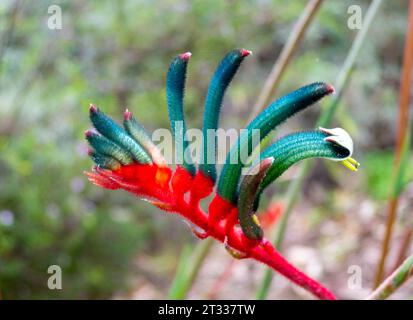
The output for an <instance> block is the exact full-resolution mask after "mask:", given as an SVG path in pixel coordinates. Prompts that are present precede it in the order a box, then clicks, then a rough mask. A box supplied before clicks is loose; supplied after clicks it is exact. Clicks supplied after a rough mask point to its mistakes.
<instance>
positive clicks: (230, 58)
mask: <svg viewBox="0 0 413 320" xmlns="http://www.w3.org/2000/svg"><path fill="white" fill-rule="evenodd" d="M250 54H251V51H249V50H245V49H235V50H232V51H230V52H229V53H227V54H226V55H225V57H224V58H223V59H222V60H221V62H220V64H219V65H218V68H217V69H216V71H215V74H214V76H213V77H212V79H211V82H210V83H209V88H208V93H207V96H206V100H205V111H204V124H203V129H202V133H203V145H202V147H203V150H202V153H201V157H202V158H201V161H200V165H199V170H200V171H201V172H202V173H203V174H204V175H205V176H207V177H209V178H211V180H212V181H214V182H215V180H216V175H217V173H216V168H215V163H216V149H217V148H216V129H217V128H218V123H219V115H220V112H221V106H222V100H223V98H224V94H225V91H226V89H227V88H228V86H229V84H230V82H231V80H232V79H233V77H234V75H235V73H236V72H237V70H238V68H239V66H240V65H241V63H242V61H243V60H244V58H245V57H247V56H248V55H250ZM211 139H213V141H211Z"/></svg>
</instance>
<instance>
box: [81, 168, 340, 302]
mask: <svg viewBox="0 0 413 320" xmlns="http://www.w3.org/2000/svg"><path fill="white" fill-rule="evenodd" d="M88 176H89V179H90V180H91V182H93V183H95V184H97V185H99V186H101V187H105V188H108V189H117V188H122V189H125V190H127V191H129V192H132V193H134V194H136V195H138V196H144V197H145V196H147V197H149V198H155V199H157V201H159V202H157V201H154V202H153V203H154V205H156V206H157V207H159V208H161V209H164V210H166V211H168V212H176V213H178V214H179V215H181V216H182V217H184V218H186V219H187V220H188V221H190V222H191V223H193V224H194V225H195V226H196V227H198V228H200V229H202V230H203V231H204V232H205V233H204V235H205V236H211V237H213V238H215V239H216V240H218V241H220V242H222V243H224V244H226V246H227V247H229V248H230V249H231V250H234V251H235V252H237V253H239V254H240V256H242V257H249V258H253V259H255V260H257V261H260V262H262V263H264V264H266V265H267V266H269V267H270V268H272V269H274V270H275V271H277V272H279V273H281V274H282V275H283V276H285V277H286V278H288V279H289V280H291V281H292V282H294V283H295V284H297V285H299V286H301V287H303V288H305V289H307V290H308V291H310V292H311V293H313V294H314V295H315V296H317V297H318V298H320V299H325V300H334V299H335V297H334V295H333V294H332V293H331V292H330V291H328V290H327V289H326V288H324V287H323V286H322V285H321V284H319V283H318V282H317V281H315V280H313V279H311V278H310V277H308V276H307V275H306V274H304V273H303V272H301V271H299V270H298V269H297V268H295V267H294V266H293V265H291V264H290V263H289V262H288V261H287V260H286V259H285V258H284V257H283V256H281V254H280V253H279V252H278V251H277V250H276V249H275V248H274V247H273V245H272V244H271V243H270V242H269V241H268V240H267V239H265V238H264V239H262V240H260V241H255V240H250V239H248V238H247V237H246V236H245V235H244V233H243V232H242V230H241V228H240V227H239V226H238V225H237V222H238V219H237V208H236V207H234V206H233V205H232V204H231V203H230V202H228V201H226V200H224V199H222V198H221V197H219V196H218V195H215V197H214V199H213V200H212V201H211V203H210V205H209V210H208V215H207V214H206V213H205V212H204V211H203V210H202V209H201V208H200V206H199V201H200V199H202V198H204V197H206V196H208V195H209V194H210V193H211V192H212V188H213V183H212V181H210V180H209V179H208V178H207V177H205V176H204V175H203V174H202V173H198V174H197V175H195V177H194V178H192V176H191V175H190V174H189V173H188V172H186V171H185V170H184V169H183V168H182V167H178V168H177V170H176V171H175V172H174V173H173V175H172V177H171V171H170V169H169V168H164V167H157V166H156V165H139V164H133V165H129V166H123V167H122V168H121V169H120V170H117V171H108V170H101V169H96V172H95V173H89V174H88ZM188 191H189V192H190V194H189V195H190V197H189V199H188V200H186V199H185V193H186V192H188ZM197 232H198V231H197Z"/></svg>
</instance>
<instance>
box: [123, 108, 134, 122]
mask: <svg viewBox="0 0 413 320" xmlns="http://www.w3.org/2000/svg"><path fill="white" fill-rule="evenodd" d="M123 118H124V119H125V120H130V118H132V112H130V111H129V110H128V109H126V110H125V113H124V114H123Z"/></svg>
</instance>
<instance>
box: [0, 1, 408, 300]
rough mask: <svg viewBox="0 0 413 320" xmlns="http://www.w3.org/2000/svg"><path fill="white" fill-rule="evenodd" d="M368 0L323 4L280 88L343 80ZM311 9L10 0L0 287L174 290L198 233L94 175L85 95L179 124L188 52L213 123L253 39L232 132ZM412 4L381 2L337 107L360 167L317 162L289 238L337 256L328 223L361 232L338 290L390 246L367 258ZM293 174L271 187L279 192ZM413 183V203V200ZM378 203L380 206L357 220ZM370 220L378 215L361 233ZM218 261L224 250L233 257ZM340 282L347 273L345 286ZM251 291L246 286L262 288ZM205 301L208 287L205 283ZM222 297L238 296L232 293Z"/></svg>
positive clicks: (195, 99)
mask: <svg viewBox="0 0 413 320" xmlns="http://www.w3.org/2000/svg"><path fill="white" fill-rule="evenodd" d="M369 3H370V1H361V0H358V1H338V0H335V1H325V2H324V3H323V5H322V7H321V9H320V11H319V12H318V14H317V16H316V18H315V20H314V22H313V23H312V25H311V27H310V28H309V30H308V31H307V34H306V36H305V38H304V40H303V42H302V44H301V45H300V49H299V50H298V52H297V54H296V55H295V56H294V60H293V61H292V63H291V65H290V66H289V67H288V70H287V72H286V74H285V76H284V78H283V80H282V82H281V85H280V87H279V88H278V90H277V95H280V94H283V93H286V92H288V91H290V90H293V89H295V88H298V87H300V86H302V85H305V84H307V83H309V82H313V81H326V82H331V83H334V81H335V78H336V76H337V74H338V72H339V70H340V67H341V66H342V63H343V61H344V59H345V57H346V54H347V52H348V50H349V48H350V46H351V43H352V41H353V39H354V37H355V35H356V33H357V31H358V30H350V29H349V28H348V27H347V19H348V17H349V14H348V13H347V8H348V6H349V5H352V4H358V5H360V6H361V8H362V9H363V13H364V12H365V10H366V8H367V6H368V4H369ZM53 4H57V5H59V6H60V7H61V9H62V14H63V20H62V29H61V30H50V29H49V28H48V26H47V21H48V18H49V17H50V14H48V7H49V6H50V5H53ZM305 4H306V1H281V0H277V1H276V0H274V1H270V0H258V1H219V0H208V1H189V0H188V1H172V0H171V1H156V2H155V1H132V0H121V1H83V0H73V1H47V0H41V1H12V0H6V1H5V0H3V1H1V2H0V37H1V38H0V292H1V296H2V297H3V298H8V299H21V298H112V297H144V298H145V297H146V298H153V297H158V298H159V297H164V296H165V294H166V292H167V291H168V288H169V286H170V284H171V281H172V278H173V274H174V271H175V269H176V265H177V257H178V256H179V253H180V251H181V249H182V246H183V245H184V244H185V243H188V242H196V240H194V238H193V236H192V235H191V234H190V232H189V229H188V228H187V227H186V226H185V225H184V224H183V223H182V221H181V219H179V218H177V217H173V216H171V217H169V216H167V215H166V214H164V213H161V212H160V211H159V210H158V209H154V208H153V207H151V206H150V205H149V204H147V203H145V202H143V201H140V200H138V199H136V198H134V197H133V196H131V195H129V194H127V193H126V192H122V191H108V190H102V189H99V188H97V187H95V186H93V185H91V184H90V183H88V181H87V179H85V176H84V175H83V171H84V170H89V169H90V168H91V165H92V162H91V161H90V160H89V159H88V158H87V156H86V144H85V142H84V138H83V133H84V131H85V130H86V129H88V128H89V126H90V124H89V121H88V105H89V103H91V102H93V103H95V104H96V105H98V106H99V107H100V108H101V109H102V110H103V111H104V112H106V113H108V114H109V115H111V116H113V117H114V118H115V119H118V120H120V119H121V117H122V114H123V111H124V109H125V108H129V109H130V110H132V111H133V112H134V114H136V115H137V116H138V117H139V119H140V120H141V121H142V122H143V123H144V124H145V126H146V127H147V128H148V129H150V130H153V129H156V128H169V125H168V122H167V112H166V106H165V86H164V83H165V74H166V71H167V67H168V64H169V61H170V60H171V58H172V57H174V56H175V55H176V54H177V53H181V52H185V51H191V52H192V54H193V57H192V59H191V62H190V66H189V71H188V82H187V91H186V93H187V95H186V113H187V116H188V120H189V123H190V125H191V126H193V127H200V124H201V121H202V112H203V102H204V95H205V93H206V89H207V86H208V82H209V78H210V77H211V75H212V73H213V71H214V69H215V67H216V65H217V63H218V61H219V60H220V59H221V57H222V56H223V55H224V54H225V53H226V52H227V51H229V50H231V49H233V48H236V47H244V48H247V49H250V50H252V51H253V53H254V54H253V56H252V57H249V58H248V59H247V61H246V62H245V63H244V64H243V66H242V68H241V69H240V72H239V73H238V75H237V77H236V79H235V80H234V82H233V83H232V85H231V88H230V90H229V91H228V94H227V97H226V100H225V104H224V108H223V115H222V119H223V120H222V125H223V127H224V128H241V127H243V126H244V125H245V119H246V117H247V116H248V113H249V110H250V109H251V107H252V105H253V104H254V102H255V100H256V98H257V96H258V93H259V92H260V89H261V88H262V86H263V84H264V81H265V79H266V77H267V75H268V74H269V71H270V70H271V67H272V64H273V63H274V61H275V60H276V58H277V57H278V55H279V53H280V50H281V48H282V46H283V45H284V43H285V41H286V39H287V37H288V35H289V33H290V31H291V29H292V26H293V24H294V22H295V21H296V20H297V18H298V17H299V15H300V13H301V12H302V10H303V8H304V6H305ZM406 15H407V1H403V0H396V1H384V4H383V6H382V7H381V8H380V11H379V13H378V15H377V16H376V18H375V21H374V23H373V25H372V27H371V30H370V32H369V36H368V37H367V42H366V43H364V45H363V48H362V51H361V53H360V55H359V56H358V58H357V63H356V68H355V70H354V73H353V75H352V78H351V81H350V83H349V86H348V89H347V90H346V91H345V94H344V97H343V99H342V100H341V103H340V104H341V105H340V109H339V113H338V115H337V119H339V121H335V125H337V124H340V125H341V126H343V127H344V128H346V129H347V130H348V131H349V132H350V133H351V134H352V136H353V138H354V142H355V157H356V158H357V160H359V161H360V162H361V163H362V170H361V171H360V173H358V174H349V172H348V171H346V170H345V169H344V168H342V167H341V166H337V165H335V164H330V163H329V164H326V163H325V162H323V161H316V163H317V166H315V167H314V169H313V170H312V174H311V176H310V177H309V178H308V179H307V182H306V184H305V187H304V197H303V198H302V200H301V202H300V203H301V205H300V206H299V207H298V208H297V211H298V213H297V219H294V220H297V221H295V222H294V223H295V224H294V226H295V227H293V228H292V230H291V235H290V237H289V238H288V241H289V242H287V243H286V248H287V250H288V248H289V246H288V244H289V243H295V244H297V243H303V241H304V240H303V238H302V237H300V236H299V234H300V232H301V233H303V234H307V235H308V234H310V235H311V236H310V238H309V239H307V238H305V239H306V240H305V241H306V243H305V244H306V245H308V247H311V248H319V249H320V250H321V252H322V253H321V254H322V255H325V256H328V255H329V252H330V251H328V250H327V252H325V250H324V251H323V248H324V247H323V246H325V243H326V242H328V239H330V240H331V239H336V240H337V233H334V232H333V234H332V235H330V234H329V233H328V230H330V229H331V228H330V229H328V226H329V224H328V223H330V224H331V223H332V222H331V221H333V222H334V223H337V224H338V225H341V226H342V227H343V228H344V230H347V228H350V229H351V231H350V235H352V236H353V238H354V237H356V238H355V239H353V238H352V239H353V240H354V241H356V243H357V244H355V245H354V246H353V247H351V248H350V249H351V250H350V249H349V251H348V252H347V251H346V252H344V253H343V255H342V256H340V258H339V259H338V260H335V261H334V262H332V263H330V262H328V261H327V262H326V261H324V260H323V261H324V262H325V263H323V265H324V264H326V265H327V266H328V267H327V270H325V275H323V279H325V282H326V283H327V285H329V286H330V287H333V289H334V288H335V287H336V286H337V287H342V286H344V284H345V281H346V280H345V279H346V271H345V270H346V266H347V264H346V263H345V262H346V261H347V262H348V261H353V262H354V261H356V262H357V263H360V264H362V265H364V263H365V265H366V266H367V268H369V263H371V264H372V265H374V263H375V261H373V260H374V259H376V256H377V253H375V252H373V253H371V254H372V256H371V255H370V256H367V257H366V258H363V259H359V258H358V255H359V254H360V255H364V254H365V252H364V251H363V252H364V253H363V252H362V253H360V251H362V250H361V249H362V247H364V248H367V247H368V248H370V247H372V248H375V247H377V248H378V247H379V239H380V237H378V235H377V232H376V230H377V228H379V227H380V224H381V223H382V222H383V213H384V212H383V206H384V205H385V203H386V201H385V200H386V198H387V196H388V192H389V182H390V178H391V175H392V169H391V164H392V161H393V156H392V153H393V147H394V140H395V134H396V133H395V132H396V125H395V123H396V118H397V105H398V87H399V78H400V66H401V61H402V56H403V45H404V36H405V30H406V20H407V18H406ZM319 112H320V108H313V109H312V110H309V111H306V114H305V115H304V116H302V115H301V116H299V117H297V118H296V119H294V120H292V121H290V122H289V123H288V124H287V125H284V126H283V127H282V128H281V129H280V133H279V135H281V134H285V133H287V132H291V131H294V130H297V129H300V128H311V127H313V126H314V123H315V119H316V117H317V116H318V114H319ZM293 173H294V169H293V170H292V173H290V174H287V175H286V177H284V178H283V179H281V181H280V182H279V183H278V184H277V187H276V188H275V189H273V190H272V191H273V192H274V191H275V192H276V194H277V196H278V197H279V199H280V200H282V198H283V194H284V191H285V186H286V185H287V182H288V181H289V180H290V179H291V178H292V175H293ZM409 177H411V172H409V175H408V176H407V177H406V179H408V178H409ZM410 189H411V188H410ZM408 190H409V189H408ZM409 192H410V194H408V195H406V199H407V200H406V203H407V204H406V206H408V205H411V198H410V197H412V195H411V193H412V191H411V190H410V191H409ZM320 194H321V195H322V196H320ZM269 195H271V193H269V194H268V197H267V198H268V199H269ZM409 199H410V200H409ZM409 201H410V202H409ZM267 203H268V200H267ZM366 205H367V206H368V208H370V209H369V210H370V211H368V212H372V213H371V214H370V215H369V216H368V217H367V218H360V217H359V216H358V214H359V213H360V212H364V211H362V210H365V206H366ZM303 208H304V209H303ZM410 208H411V207H410ZM300 211H302V213H303V214H300ZM349 219H351V220H349ZM363 219H364V220H363ZM365 219H367V220H365ZM303 221H304V222H303ZM357 221H359V223H357ZM363 223H365V224H366V225H367V226H373V225H372V224H375V225H374V227H372V228H371V231H364V232H360V234H361V235H357V236H354V234H353V233H356V234H357V232H359V231H360V228H361V229H363V227H362V226H361V227H360V225H362V224H363ZM407 223H411V221H410V222H409V220H408V222H407ZM326 224H327V227H326V228H327V231H325V229H323V226H325V225H326ZM354 224H356V225H357V224H358V226H357V227H354ZM376 226H377V228H376ZM323 230H324V231H323ZM320 234H321V235H320ZM342 236H343V234H341V235H339V236H338V237H339V238H340V239H341V241H344V240H343V238H342ZM326 237H327V238H326ZM343 237H344V236H343ZM358 237H360V238H358ZM332 241H333V240H332ZM363 241H365V242H363ZM337 247H338V248H341V245H340V243H339V244H338V245H337ZM337 250H339V249H337ZM219 252H220V253H221V251H219ZM343 257H344V258H343ZM372 257H373V258H372ZM209 259H212V260H213V259H214V256H213V255H211V257H209ZM217 259H227V258H226V256H225V255H224V254H222V256H221V255H220V256H219V257H218V258H217ZM228 259H229V258H228ZM340 259H341V260H340ZM376 260H377V259H376ZM225 261H227V260H225ZM363 261H364V262H363ZM329 263H330V264H329ZM53 264H57V265H60V266H61V267H62V270H63V290H59V291H52V290H49V289H48V288H47V285H46V284H47V279H48V277H49V275H48V274H47V268H48V267H49V266H50V265H53ZM211 268H212V266H211ZM259 270H260V269H259ZM366 270H370V269H366ZM370 271H372V270H370ZM366 276H367V273H366ZM200 277H201V278H202V277H203V278H202V279H204V280H202V279H201V280H200V281H201V283H209V282H211V281H212V280H211V279H214V277H216V274H213V275H211V274H209V273H208V272H203V273H202V274H201V276H200ZM335 277H341V279H343V280H340V281H338V282H337V283H335V280H334V279H335ZM208 279H210V280H208ZM329 279H330V280H331V281H330V280H329ZM202 281H203V282H202ZM208 281H209V282H208ZM241 287H242V286H241ZM367 287H368V286H367ZM242 288H243V291H245V297H249V295H248V292H251V289H250V287H249V285H246V286H245V287H242ZM137 290H138V291H139V290H140V291H139V294H138V295H132V293H131V292H135V291H137ZM240 290H241V289H240ZM333 291H334V290H333ZM343 295H345V293H343ZM250 296H251V295H250ZM193 297H203V295H202V292H200V293H199V292H198V291H195V292H194V293H193ZM222 297H229V298H231V296H230V295H229V294H228V295H227V294H226V293H225V292H224V293H223V295H222ZM232 297H234V296H233V295H232Z"/></svg>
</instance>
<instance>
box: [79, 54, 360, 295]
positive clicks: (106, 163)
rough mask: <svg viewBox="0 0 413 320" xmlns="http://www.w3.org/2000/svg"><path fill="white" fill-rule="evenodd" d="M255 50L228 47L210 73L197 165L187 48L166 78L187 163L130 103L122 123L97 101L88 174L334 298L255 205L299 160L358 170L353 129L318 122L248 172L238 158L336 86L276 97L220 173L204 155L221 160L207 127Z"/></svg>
mask: <svg viewBox="0 0 413 320" xmlns="http://www.w3.org/2000/svg"><path fill="white" fill-rule="evenodd" d="M250 53H251V52H250V51H248V50H245V49H235V50H232V51H231V52H229V53H228V54H227V55H226V56H225V57H224V58H223V60H222V61H221V63H220V64H219V66H218V68H217V70H216V72H215V74H214V76H213V78H212V80H211V83H210V86H209V89H208V93H207V98H206V102H205V113H204V128H203V133H204V136H203V139H204V140H203V146H202V147H203V148H202V156H201V158H202V159H201V161H200V163H201V164H200V165H199V166H198V168H197V167H196V166H195V164H194V163H195V162H194V161H189V160H191V159H188V157H187V155H185V151H186V150H187V148H188V141H187V139H186V124H185V119H184V112H183V110H184V90H185V78H186V69H187V64H188V61H189V58H190V57H191V54H190V53H189V52H186V53H183V54H180V55H178V56H177V57H175V58H174V59H173V60H172V62H171V64H170V67H169V70H168V74H167V81H166V87H167V90H166V92H167V105H168V112H169V118H170V121H171V128H172V132H173V134H174V137H175V149H176V153H177V154H178V155H179V156H181V157H182V159H183V162H182V165H178V166H176V168H175V169H173V168H172V167H171V166H169V165H168V164H167V162H166V160H165V159H164V158H163V156H162V154H161V152H160V150H158V148H157V147H156V146H155V145H154V143H153V142H152V140H151V138H150V136H149V135H148V134H147V133H146V131H145V129H144V128H143V126H142V125H141V124H140V123H139V122H138V121H137V120H136V118H135V117H134V116H133V115H132V113H131V112H130V111H128V110H126V112H125V115H124V121H123V127H122V126H120V125H118V124H117V123H116V122H114V121H113V120H112V119H110V118H109V117H108V116H106V115H105V114H104V113H103V112H101V111H100V110H99V109H98V108H97V107H96V106H94V105H91V106H90V119H91V122H92V124H93V127H94V130H88V131H86V134H85V135H86V139H87V140H88V142H89V144H90V147H91V148H90V153H89V154H90V156H91V158H92V160H93V161H94V162H95V166H94V167H93V170H92V172H87V173H86V175H87V176H88V178H89V180H90V181H91V182H92V183H94V184H96V185H98V186H100V187H103V188H106V189H112V190H114V189H123V190H126V191H128V192H130V193H132V194H134V195H136V196H137V197H139V198H142V199H145V200H146V201H149V202H151V203H152V204H153V205H155V206H156V207H158V208H160V209H162V210H164V211H167V212H170V213H176V214H179V215H180V216H182V217H184V218H185V219H187V220H188V221H189V222H190V224H191V228H192V231H193V232H194V234H195V235H196V236H198V237H199V238H201V239H205V238H207V237H213V238H215V239H216V240H218V241H220V242H222V243H223V244H224V245H225V248H226V249H227V250H228V252H229V253H230V254H231V255H232V256H234V257H235V258H240V259H241V258H252V259H255V260H257V261H259V262H262V263H264V264H266V265H267V266H269V267H271V268H272V269H274V270H275V271H277V272H279V273H281V274H282V275H283V276H285V277H287V278H288V279H290V280H291V281H292V282H294V283H295V284H297V285H299V286H301V287H303V288H305V289H307V290H309V291H310V292H312V293H313V294H314V295H315V296H317V297H319V298H321V299H335V297H334V295H333V294H332V293H331V292H329V291H328V290H327V289H326V288H325V287H324V286H322V285H321V284H319V283H318V282H317V281H315V280H313V279H311V278H310V277H308V276H307V275H305V274H304V273H303V272H301V271H299V270H298V269H297V268H295V267H294V266H293V265H291V264H290V263H289V262H288V261H287V260H286V259H285V258H284V257H283V256H282V255H281V254H280V253H279V252H278V251H277V250H276V249H275V248H274V247H273V245H272V244H271V243H270V242H269V241H268V240H267V239H266V238H265V237H264V233H263V230H262V227H261V225H260V221H259V218H258V216H257V214H256V211H257V208H258V206H259V198H260V195H261V193H262V191H263V190H264V189H265V188H266V187H267V186H268V185H269V184H270V183H272V182H273V181H274V180H275V179H277V178H278V177H279V176H280V175H281V174H282V173H283V172H285V171H286V170H287V169H288V168H289V167H290V166H292V165H293V164H294V163H297V162H298V161H301V160H304V159H307V158H315V157H317V158H326V159H329V160H334V161H341V162H343V164H344V165H346V166H347V167H348V168H350V169H352V170H357V167H358V165H359V164H358V163H357V162H356V161H355V160H354V159H352V158H351V155H352V152H353V142H352V140H351V138H350V136H349V135H348V134H347V132H345V131H344V130H343V129H341V128H336V129H324V128H320V129H319V130H313V131H306V132H298V133H294V134H291V135H288V136H286V137H283V138H281V139H279V140H278V141H276V142H275V143H274V144H273V145H271V146H269V147H268V148H267V149H265V150H264V151H263V152H262V153H261V155H260V156H259V158H258V159H257V160H255V162H254V163H253V165H252V166H251V169H250V170H254V173H251V174H248V175H245V176H244V177H243V176H242V174H241V172H242V169H243V168H244V167H245V165H244V164H243V162H242V161H241V159H240V158H239V155H240V154H242V153H241V152H247V154H248V155H251V153H252V149H254V148H255V147H257V144H258V143H259V141H260V140H258V141H257V140H256V139H253V135H254V132H256V130H258V131H259V133H260V139H261V140H262V139H263V138H264V137H265V136H267V135H268V134H269V133H270V132H271V130H273V129H274V128H276V127H277V126H278V125H279V124H281V123H282V122H283V121H285V120H286V119H287V118H289V117H291V116H293V115H294V114H296V113H297V112H299V111H301V110H304V109H305V108H307V107H309V106H311V105H313V104H314V103H315V102H317V101H318V100H320V99H321V98H323V97H324V96H326V95H328V94H330V93H332V92H333V91H334V89H333V87H332V86H331V85H329V84H325V83H322V82H316V83H313V84H310V85H307V86H305V87H302V88H300V89H298V90H296V91H294V92H292V93H289V94H287V95H286V96H284V97H281V98H280V99H278V100H276V101H274V102H273V103H271V104H270V105H269V106H268V107H267V108H266V109H265V110H264V111H263V112H262V113H261V114H259V115H258V116H257V117H256V118H255V119H254V120H253V121H252V122H251V123H250V124H249V125H248V126H247V127H246V130H245V131H244V132H243V133H242V134H241V135H240V137H239V139H238V140H237V142H236V143H235V145H234V146H233V147H232V149H231V151H230V152H229V154H228V157H227V160H226V163H225V164H224V166H223V168H222V170H221V174H220V175H219V177H218V176H217V171H216V167H215V161H206V159H213V160H214V159H216V154H215V153H216V146H215V143H212V144H211V143H210V142H211V141H209V140H208V138H207V137H208V131H209V130H211V129H212V130H214V129H217V128H218V125H219V113H220V109H221V106H222V101H223V98H224V93H225V91H226V89H227V87H228V86H229V84H230V82H231V80H232V78H233V76H234V75H235V73H236V71H237V70H238V68H239V66H240V65H241V63H242V61H243V60H244V58H246V57H247V56H248V55H249V54H250ZM178 123H179V124H180V125H179V126H178V125H177V124H178ZM212 139H214V140H215V137H214V136H213V137H212ZM211 145H212V148H211V147H210V146H211ZM251 146H252V149H251ZM248 150H250V151H248ZM216 181H217V182H218V183H217V185H216V186H215V182H216ZM211 194H213V196H212V201H211V202H210V203H209V206H208V210H207V211H206V212H205V211H204V210H202V209H201V207H200V201H201V200H202V199H203V198H205V197H207V196H209V195H211Z"/></svg>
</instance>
